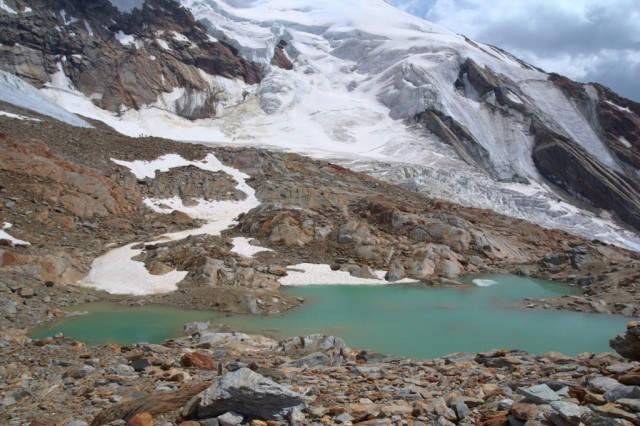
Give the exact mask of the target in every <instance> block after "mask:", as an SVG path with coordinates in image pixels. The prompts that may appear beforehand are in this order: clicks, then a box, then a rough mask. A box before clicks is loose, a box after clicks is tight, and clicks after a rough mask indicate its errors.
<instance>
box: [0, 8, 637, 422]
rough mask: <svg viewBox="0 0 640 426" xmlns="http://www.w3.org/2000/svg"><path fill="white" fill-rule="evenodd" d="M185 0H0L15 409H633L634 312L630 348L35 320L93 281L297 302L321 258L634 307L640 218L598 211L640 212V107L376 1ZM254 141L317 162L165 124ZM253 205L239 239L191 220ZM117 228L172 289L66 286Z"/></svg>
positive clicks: (396, 274)
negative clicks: (411, 343)
mask: <svg viewBox="0 0 640 426" xmlns="http://www.w3.org/2000/svg"><path fill="white" fill-rule="evenodd" d="M183 5H184V6H188V8H189V9H187V8H185V7H181V6H180V4H179V3H177V2H174V1H169V0H111V1H96V2H79V1H71V0H56V1H53V2H44V1H39V0H34V1H22V0H0V23H1V25H0V55H2V61H0V67H2V70H0V100H1V101H2V102H0V224H2V229H1V230H0V359H2V361H3V362H2V363H1V365H0V407H1V409H0V423H3V424H10V425H22V424H32V425H34V426H35V425H39V424H45V425H46V424H64V425H74V426H80V425H85V424H88V423H92V424H96V425H98V424H113V425H121V424H131V425H135V424H154V422H155V423H156V424H166V423H168V424H183V425H189V426H196V425H211V424H223V425H224V424H249V422H250V423H251V424H255V425H262V424H271V425H280V424H286V423H289V424H335V423H341V424H353V423H362V424H365V425H366V424H370V425H377V424H380V425H386V424H438V425H450V424H486V425H498V424H500V425H506V424H523V423H524V422H528V424H555V425H565V424H576V425H577V424H580V423H582V424H586V425H602V424H605V425H608V424H630V423H631V424H640V420H639V418H638V414H637V412H638V400H639V398H640V396H639V395H638V391H637V387H635V385H637V384H638V383H640V379H639V378H638V371H640V367H639V366H638V364H637V360H638V358H639V356H638V354H637V351H636V350H635V349H634V348H635V346H634V341H633V340H634V336H636V335H637V334H638V330H637V325H634V324H631V325H630V326H629V330H628V333H627V338H626V339H622V338H620V339H616V340H615V341H614V345H615V346H616V350H618V351H619V352H620V353H621V354H622V355H623V356H624V357H625V358H628V359H626V360H625V359H624V358H623V357H622V356H618V355H615V354H604V355H593V354H582V355H579V356H577V357H565V356H563V355H560V354H555V353H550V354H544V355H540V356H531V355H528V354H525V353H522V352H519V351H507V350H497V351H492V352H488V353H482V354H477V355H473V354H453V355H451V356H449V357H445V358H443V359H438V360H409V359H401V358H395V357H387V356H383V355H379V354H371V353H366V352H359V351H357V350H351V349H349V348H347V347H346V346H345V345H344V343H343V342H341V341H339V339H335V338H331V337H324V336H310V337H307V338H296V339H292V340H289V341H283V342H274V341H272V340H270V339H267V338H264V337H256V336H246V335H242V334H238V333H226V332H227V331H228V330H222V329H220V328H219V327H217V326H215V325H212V324H191V325H190V326H189V327H187V329H186V336H185V337H183V338H180V339H176V340H170V341H167V342H165V343H164V344H163V345H149V344H139V345H133V346H131V347H120V346H118V345H102V346H96V347H90V348H89V347H85V346H84V344H82V343H81V342H77V341H75V340H73V339H68V338H65V337H56V338H51V339H44V340H39V341H35V342H33V341H31V340H30V339H29V338H27V337H26V332H27V330H28V329H29V328H30V327H32V326H34V325H36V324H39V323H42V322H44V321H49V320H52V319H55V318H57V317H61V316H64V315H65V313H64V312H62V311H61V309H60V308H61V307H64V306H69V305H73V304H77V303H79V302H85V301H86V302H92V301H98V300H118V301H119V302H120V303H124V304H144V303H162V304H168V305H173V306H184V307H197V308H203V309H213V310H218V311H227V312H243V313H244V312H248V313H253V314H276V313H280V312H283V311H286V310H288V309H291V308H292V307H295V306H298V305H300V304H302V303H304V301H303V300H301V299H296V298H291V297H286V296H284V295H283V294H281V293H280V286H281V283H280V282H281V280H282V279H283V277H284V278H286V277H287V276H288V275H293V274H295V270H296V269H297V268H298V267H297V266H296V265H299V264H304V263H314V264H327V265H330V266H331V269H333V270H336V271H338V270H339V271H342V272H343V273H344V274H346V275H348V276H349V277H351V278H353V279H366V278H374V277H375V278H377V279H378V280H379V281H380V279H379V278H378V272H377V271H383V275H384V279H385V280H386V281H388V282H390V283H393V282H398V281H400V280H402V279H407V278H408V279H413V280H417V281H420V282H421V283H422V285H434V286H462V285H463V284H461V283H460V282H458V281H457V278H458V277H460V276H463V275H468V274H473V273H477V272H489V273H491V272H498V273H502V272H508V273H517V274H522V275H531V276H535V277H541V278H551V279H556V280H558V281H563V282H567V283H570V284H572V285H575V286H578V287H579V288H580V289H581V291H582V294H581V295H578V296H571V297H564V298H560V299H556V300H545V301H543V302H542V303H539V304H538V303H537V302H536V301H528V302H527V305H528V306H529V307H536V306H537V305H543V304H544V305H546V307H547V308H549V307H557V308H561V309H569V310H576V311H585V312H598V313H605V314H606V313H615V314H620V315H626V316H630V317H632V316H637V315H638V314H639V313H640V296H639V295H638V293H637V286H638V284H639V283H640V274H639V273H638V270H639V267H638V265H639V263H640V255H639V254H638V251H637V249H638V247H637V246H636V245H634V244H636V243H634V241H635V240H634V238H635V236H634V234H633V233H628V232H626V231H625V230H623V229H622V228H620V227H619V226H617V225H615V224H613V223H612V222H610V221H608V220H605V219H606V218H609V216H614V218H615V219H618V220H621V221H625V222H626V223H627V225H628V226H630V227H634V226H636V227H637V225H636V224H635V222H634V221H635V218H636V217H637V210H636V208H637V192H636V191H637V190H638V188H637V173H638V172H637V167H638V164H637V163H638V158H637V155H636V154H637V143H638V142H637V124H638V123H637V122H638V114H639V111H638V107H637V105H636V104H634V103H632V102H629V101H627V100H625V99H622V98H620V97H618V96H617V95H615V94H613V93H611V92H610V91H608V90H607V89H606V88H603V87H601V86H599V85H597V84H590V85H583V84H578V83H574V82H571V81H568V80H566V79H564V78H562V77H560V76H555V75H551V76H549V75H547V74H544V73H542V72H541V71H539V70H536V69H535V68H533V67H531V66H530V65H528V64H524V63H522V62H520V61H518V60H517V59H515V58H513V57H511V56H509V55H508V54H507V53H505V52H502V51H500V50H499V49H496V48H492V47H490V46H483V45H479V44H477V43H474V42H472V41H470V40H467V39H465V38H464V37H461V36H458V35H455V34H452V33H451V32H449V31H446V30H443V29H440V28H437V27H434V26H431V25H430V24H428V23H424V22H423V21H420V20H417V19H414V18H410V17H407V16H406V15H404V14H401V13H400V12H398V11H396V10H395V9H393V8H391V7H390V6H389V5H386V3H383V2H379V3H378V2H370V3H368V4H367V6H368V7H370V8H364V6H363V4H362V3H359V2H357V1H356V2H353V3H352V4H351V3H350V4H346V5H339V4H337V3H336V4H333V5H332V7H333V9H331V8H329V9H320V8H318V7H317V5H316V4H315V3H314V4H311V2H309V3H305V2H303V1H302V0H299V1H296V2H278V1H275V0H270V1H266V2H252V1H248V2H244V1H242V2H237V1H234V2H231V1H228V2H216V1H196V0H193V1H186V0H185V1H184V2H183ZM372 5H373V6H372ZM364 10H366V11H368V12H367V13H361V12H362V11H364ZM327 11H328V12H327ZM336 12H340V13H339V14H338V15H340V16H339V17H337V16H336ZM356 12H358V13H356ZM192 14H193V15H192ZM194 16H195V18H194ZM380 22H385V25H383V26H381V25H380ZM52 100H53V101H55V102H56V103H57V105H56V104H54V103H53V102H52ZM61 106H62V107H65V108H67V109H69V110H71V111H73V112H77V113H80V114H81V115H83V116H84V117H86V118H80V117H78V116H75V115H73V114H71V113H69V112H68V111H64V110H63V109H62V108H61ZM95 119H99V120H100V121H98V120H95ZM101 121H104V122H106V123H107V124H108V125H109V126H112V127H113V128H115V129H116V130H117V131H116V130H114V129H113V128H111V127H109V126H108V125H106V124H104V123H102V122H101ZM585 124H588V125H585ZM141 133H144V134H146V135H149V134H151V135H153V136H144V135H141ZM128 135H130V136H128ZM131 136H134V137H131ZM158 136H167V138H163V137H158ZM234 138H235V139H236V142H238V143H239V144H241V145H247V144H251V145H261V144H264V145H271V146H278V147H280V148H283V147H284V148H285V149H286V150H299V151H302V152H311V153H313V154H314V155H315V156H316V157H324V158H320V159H315V160H314V159H310V158H308V157H304V156H301V155H299V154H297V153H293V152H285V150H282V149H279V150H269V149H266V148H264V147H256V146H235V147H230V146H220V145H217V146H212V145H211V144H197V143H194V144H188V143H183V142H177V141H175V140H172V139H179V140H192V141H193V140H200V141H204V142H211V141H213V140H216V139H217V140H218V141H220V142H232V141H233V139H234ZM616 141H617V142H616ZM327 157H329V158H332V160H331V161H327ZM167 158H169V159H172V161H173V162H174V163H171V164H170V167H164V166H161V167H160V166H159V167H158V168H157V169H156V170H152V173H150V174H145V173H141V174H140V173H138V172H139V171H140V168H144V167H146V166H148V165H149V164H157V163H155V161H160V163H162V161H165V162H166V161H168V160H167ZM163 159H164V160H163ZM176 159H178V160H179V161H177V160H176ZM207 159H208V160H211V161H209V162H207V161H205V160H207ZM213 159H215V160H216V161H218V162H219V163H220V167H218V168H213V167H209V168H207V167H204V165H205V164H208V165H211V162H212V161H213ZM145 162H146V163H145ZM151 162H154V163H151ZM169 163H170V161H169ZM338 163H340V164H338ZM346 166H348V167H346ZM355 169H362V170H366V171H367V172H369V173H370V174H371V175H375V176H383V177H385V179H386V180H387V181H383V180H380V179H378V178H376V177H372V176H371V175H367V174H363V173H359V172H356V171H354V170H355ZM389 181H401V182H402V183H403V187H401V186H396V185H394V184H392V183H389ZM243 185H244V186H243ZM554 191H559V192H554ZM426 193H430V194H431V195H435V196H437V197H433V196H432V197H429V196H427V195H426ZM440 195H446V197H444V196H443V197H441V198H447V199H452V200H456V201H460V198H465V199H466V201H465V203H463V204H457V203H452V202H450V201H447V200H446V199H439V198H438V197H440ZM558 196H562V197H567V198H566V200H570V199H571V200H573V202H580V205H581V206H585V207H588V208H593V206H600V208H603V209H605V210H607V211H610V212H611V213H606V214H605V213H602V212H600V215H601V216H602V217H604V218H605V219H602V218H597V217H596V216H595V215H593V214H592V213H589V212H588V211H586V210H585V211H581V210H579V209H577V208H575V207H572V206H571V205H569V204H567V203H563V202H558V201H557V199H556V198H557V197H558ZM483 200H484V201H483ZM244 201H250V202H247V203H246V205H247V206H250V207H251V209H247V211H245V212H244V213H242V214H241V215H239V216H238V217H237V221H236V222H235V223H234V226H233V227H231V228H227V229H225V228H224V226H222V228H221V229H222V230H223V231H222V233H220V232H215V233H213V232H212V233H207V232H205V231H206V228H200V229H205V231H202V232H200V233H198V234H194V235H190V236H188V237H185V235H187V234H184V233H182V234H181V233H180V232H183V231H185V230H192V229H194V228H198V227H200V226H203V225H211V223H209V222H208V221H211V220H215V219H216V218H213V217H209V216H206V215H198V214H195V213H198V208H201V207H202V206H203V205H204V206H206V205H208V204H211V205H215V203H216V202H221V203H224V202H228V203H229V204H230V205H232V204H234V203H236V202H238V203H240V202H244ZM464 204H466V205H464ZM221 205H224V204H221ZM470 205H471V206H470ZM603 206H604V207H603ZM484 207H491V208H492V209H493V210H489V209H487V208H484ZM496 209H502V210H504V211H505V213H509V214H508V215H503V214H500V213H496V212H495V210H496ZM229 211H230V212H231V213H229V214H232V213H234V212H235V211H236V210H233V209H230V210H229ZM194 212H195V213H194ZM226 213H228V212H226ZM518 216H526V217H530V218H531V219H532V220H535V221H536V222H539V223H543V224H545V225H547V227H541V226H539V225H537V224H534V223H531V222H527V221H525V220H522V219H520V218H518ZM234 217H235V216H234ZM226 223H227V222H224V223H223V225H224V224H226ZM550 227H555V228H561V229H549V228H550ZM562 229H567V230H570V231H572V232H571V233H570V232H566V231H564V230H562ZM576 234H582V235H587V236H589V238H585V237H583V236H579V235H578V236H577V235H576ZM166 235H172V237H167V236H166ZM594 237H598V239H595V238H594ZM237 241H243V242H245V243H246V245H247V248H246V249H251V250H255V251H259V250H258V249H257V247H258V246H259V248H261V249H262V250H263V251H259V252H258V253H256V254H255V255H247V254H246V253H243V252H238V250H237ZM609 242H615V243H616V244H617V245H613V244H610V243H609ZM130 245H131V247H130ZM619 245H623V246H627V247H631V248H635V249H636V250H635V251H634V250H627V249H625V248H621V247H619ZM122 247H125V248H127V250H131V251H130V252H128V253H131V254H129V255H128V256H125V257H127V258H126V259H124V258H123V259H121V260H122V263H121V264H118V265H116V268H119V269H118V271H117V272H120V273H123V274H124V273H125V272H128V271H127V267H128V266H127V265H129V264H132V263H133V264H136V266H138V267H139V268H138V269H140V270H142V271H143V273H144V274H146V275H148V276H150V277H159V278H160V279H161V278H162V277H167V276H169V275H171V276H172V277H178V278H177V279H173V278H172V279H173V281H175V282H172V284H175V288H174V287H172V291H168V292H164V293H160V294H146V293H141V294H139V295H134V294H128V295H122V296H113V295H110V294H106V293H104V292H100V291H96V290H94V289H92V288H88V287H87V286H86V285H85V286H79V285H74V284H76V283H78V282H79V281H78V280H80V279H81V278H83V277H84V279H83V280H82V281H80V282H81V283H83V284H86V283H87V282H88V281H90V280H87V276H88V275H87V274H88V273H89V272H90V271H91V270H95V268H96V266H95V264H94V266H93V269H92V262H93V261H94V260H96V259H98V258H100V256H101V255H103V254H105V253H107V252H108V253H111V252H112V251H110V250H111V249H114V248H119V250H120V249H121V248H122ZM264 249H270V251H264ZM133 255H135V257H134V258H133V259H132V258H131V257H132V256H133ZM125 284H126V285H130V286H133V285H134V284H136V283H125ZM156 293H157V292H156ZM612 337H613V336H612ZM245 367H247V368H245ZM247 383H248V384H247ZM238 389H242V392H240V393H239V394H238V393H237V392H238ZM247 390H248V393H243V392H245V391H247ZM263 391H264V392H265V393H260V392H263ZM229 393H231V394H234V395H235V396H233V397H226V396H224V395H227V394H229ZM221 395H222V396H221ZM256 400H260V401H261V402H264V404H255V401H256ZM257 405H259V406H260V407H259V408H262V409H261V410H257V409H256V406H257ZM162 422H165V423H162Z"/></svg>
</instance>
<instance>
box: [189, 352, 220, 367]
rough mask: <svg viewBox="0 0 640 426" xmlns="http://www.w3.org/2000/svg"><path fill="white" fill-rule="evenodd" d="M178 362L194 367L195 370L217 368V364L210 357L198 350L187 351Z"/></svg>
mask: <svg viewBox="0 0 640 426" xmlns="http://www.w3.org/2000/svg"><path fill="white" fill-rule="evenodd" d="M180 364H181V365H182V366H183V367H187V368H195V369H196V370H207V371H216V370H217V369H218V365H217V364H216V363H215V361H214V360H213V358H212V357H210V356H209V355H205V354H203V353H200V352H189V353H186V354H184V355H182V358H180Z"/></svg>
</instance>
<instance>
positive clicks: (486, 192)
mask: <svg viewBox="0 0 640 426" xmlns="http://www.w3.org/2000/svg"><path fill="white" fill-rule="evenodd" d="M27 3H28V4H27ZM4 4H6V7H5V9H3V10H2V12H0V19H2V28H3V32H2V33H0V43H1V44H2V46H0V52H1V54H2V59H3V60H2V61H1V62H0V63H1V64H2V65H0V66H1V67H2V69H4V70H5V71H8V72H10V73H13V74H15V75H18V76H20V77H22V78H24V79H25V80H26V81H28V82H29V83H32V84H34V85H35V86H36V87H42V88H43V93H44V94H46V95H47V96H49V97H50V98H51V99H53V100H55V101H56V102H57V103H59V104H60V105H62V106H64V107H66V108H68V109H70V110H72V111H74V112H78V113H81V114H83V115H85V116H90V117H92V118H97V119H100V120H102V121H105V122H107V123H109V124H110V125H112V126H113V127H115V128H116V129H118V130H119V131H121V132H124V133H126V134H129V135H132V136H139V135H140V134H151V135H156V136H170V137H172V138H175V139H186V140H197V141H201V142H213V141H215V142H225V141H226V142H233V143H242V144H261V145H271V146H277V147H283V148H285V149H288V150H295V151H297V152H303V153H308V154H312V155H315V156H317V157H323V158H327V157H328V158H332V159H334V160H336V161H342V162H343V164H345V165H346V166H348V167H350V168H354V169H357V170H361V171H365V172H368V173H371V174H374V175H375V176H377V177H381V178H383V179H386V180H389V181H392V182H395V183H400V184H402V185H404V186H406V187H410V188H412V189H414V190H417V191H421V192H424V193H426V194H427V195H430V196H433V197H437V198H442V199H445V200H450V201H455V202H457V203H463V204H465V205H468V206H474V207H482V208H490V209H493V210H498V211H500V212H502V213H506V214H508V215H510V216H513V217H518V218H523V219H527V220H530V221H534V222H535V223H538V224H541V225H543V226H546V227H552V228H559V229H563V230H566V231H569V232H572V233H577V234H579V235H583V236H588V237H592V238H593V237H597V238H600V239H602V240H605V241H609V242H613V243H616V244H621V245H625V246H627V247H631V248H638V244H639V243H640V242H639V240H638V238H637V235H634V233H629V232H626V231H624V230H623V229H621V228H620V227H618V226H616V225H615V224H614V223H613V222H612V220H613V221H614V222H617V223H619V224H621V225H623V227H627V228H629V229H631V230H634V232H637V231H638V226H639V225H640V222H639V211H640V209H639V205H640V201H639V200H640V197H639V188H638V182H639V175H638V173H639V172H638V144H639V143H640V142H639V141H638V125H639V118H638V110H639V108H640V106H638V104H636V103H634V102H632V101H629V100H627V99H624V98H622V97H620V96H618V95H616V94H615V93H613V92H611V91H610V90H608V89H607V88H605V87H603V86H601V85H598V84H596V83H593V84H582V83H576V82H572V81H570V80H568V79H566V78H563V77H561V76H558V75H553V74H546V73H544V72H542V71H541V70H538V69H536V68H535V67H534V66H532V65H530V64H526V63H524V62H522V61H519V60H518V59H517V58H514V57H513V56H511V55H509V54H508V53H507V52H504V51H502V50H500V49H499V48H496V47H493V46H487V45H483V44H480V43H476V42H474V41H472V40H469V39H467V38H465V37H464V36H461V35H457V34H454V33H452V32H451V31H448V30H446V29H443V28H439V27H437V26H435V25H433V24H430V23H428V22H425V21H422V20H420V19H417V18H414V17H411V16H408V15H406V14H404V13H402V12H400V11H399V10H397V9H395V8H393V7H392V6H390V5H388V4H386V3H384V2H383V1H376V2H363V3H362V4H360V3H358V2H351V3H350V4H349V5H343V4H338V3H336V4H333V3H331V4H330V5H327V6H326V7H322V8H320V7H318V5H317V4H316V3H315V2H308V1H306V0H297V1H296V2H278V1H275V0H273V1H269V2H242V3H235V2H226V1H223V0H218V1H216V0H184V1H182V2H181V3H177V2H175V1H158V2H155V1H132V2H126V1H124V2H121V1H112V2H109V1H106V0H105V1H101V2H92V3H91V5H87V4H85V3H84V2H73V1H58V2H55V3H52V2H37V1H33V2H23V1H17V0H7V1H6V2H5V3H4ZM159 11H161V12H162V13H158V12H159ZM160 16H162V18H160ZM94 27H95V28H94ZM179 117H185V118H188V119H189V120H191V121H188V120H187V121H184V120H180V118H179ZM205 118H206V119H205ZM197 119H202V120H197ZM301 135H303V136H302V137H301ZM558 200H562V202H558ZM575 206H577V207H578V209H576V207H575Z"/></svg>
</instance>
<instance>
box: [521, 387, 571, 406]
mask: <svg viewBox="0 0 640 426" xmlns="http://www.w3.org/2000/svg"><path fill="white" fill-rule="evenodd" d="M517 392H518V393H519V394H520V395H522V396H524V397H526V398H528V399H529V400H531V401H532V402H534V403H536V404H549V403H550V402H552V401H559V400H560V397H559V396H558V394H556V393H555V392H554V391H553V390H551V388H550V387H549V386H547V385H544V384H542V385H537V386H531V387H529V388H524V387H520V388H518V390H517Z"/></svg>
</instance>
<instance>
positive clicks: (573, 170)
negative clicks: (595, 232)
mask: <svg viewBox="0 0 640 426" xmlns="http://www.w3.org/2000/svg"><path fill="white" fill-rule="evenodd" d="M531 132H532V133H533V134H534V137H535V147H534V149H533V153H532V155H533V160H534V162H535V165H536V167H537V168H538V170H539V171H540V173H542V175H543V176H544V178H545V179H547V180H549V181H550V182H552V183H553V184H555V185H556V186H558V187H560V188H561V189H563V190H564V191H566V192H568V193H569V194H571V195H573V196H575V197H577V198H581V199H585V200H588V201H589V202H591V203H592V204H593V205H594V206H596V207H598V208H601V209H605V210H610V211H613V212H615V213H616V214H617V215H618V216H619V217H620V219H621V220H623V221H625V222H626V223H628V224H630V225H632V226H633V227H635V229H640V192H639V191H638V188H637V184H633V183H631V182H630V181H629V180H628V179H626V178H625V177H624V176H622V175H621V174H619V173H616V172H614V171H611V170H609V169H607V168H606V167H604V166H603V165H601V164H600V163H599V162H598V161H597V160H595V159H594V158H592V157H591V156H590V155H589V154H588V153H587V152H586V151H585V150H584V149H583V148H581V147H580V146H579V145H578V144H576V143H575V142H573V141H572V140H570V139H569V138H567V137H565V136H562V135H559V134H557V133H555V132H553V131H552V130H550V129H549V128H548V127H546V126H544V125H543V124H542V123H540V122H539V121H538V120H534V121H533V123H532V125H531Z"/></svg>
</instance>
